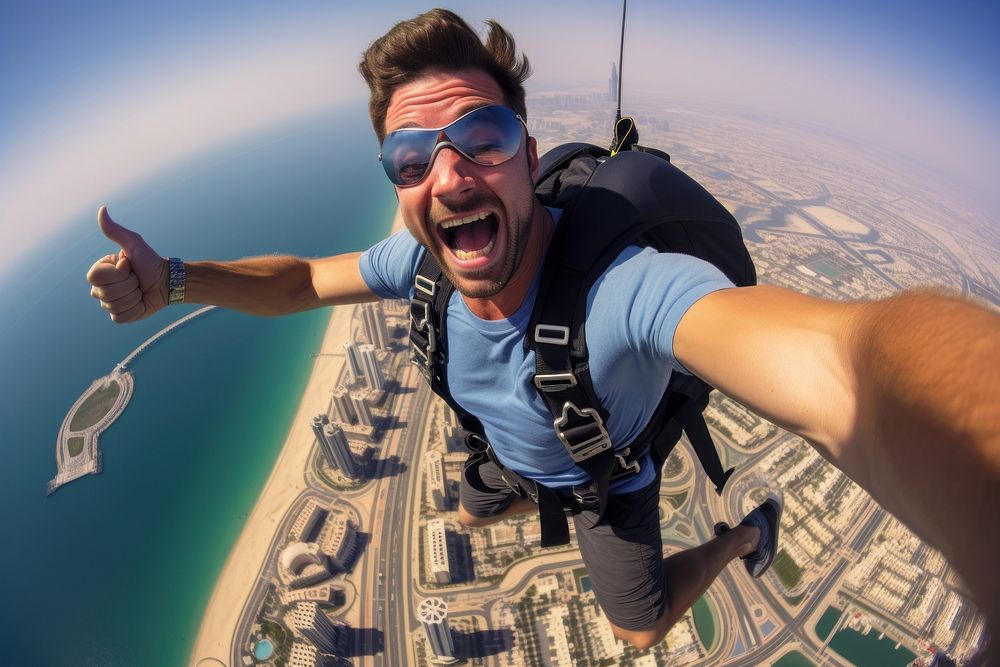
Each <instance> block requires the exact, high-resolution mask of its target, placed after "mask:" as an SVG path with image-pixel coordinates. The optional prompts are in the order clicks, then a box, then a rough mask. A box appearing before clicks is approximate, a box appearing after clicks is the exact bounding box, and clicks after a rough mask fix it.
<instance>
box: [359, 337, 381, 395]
mask: <svg viewBox="0 0 1000 667" xmlns="http://www.w3.org/2000/svg"><path fill="white" fill-rule="evenodd" d="M358 352H359V353H360V355H361V368H362V371H363V373H364V376H365V385H367V387H368V388H369V389H371V390H372V391H381V390H382V388H383V387H384V386H385V377H384V376H383V375H382V367H381V366H380V365H379V363H378V357H377V356H376V353H375V346H374V345H372V344H371V343H366V344H365V345H359V346H358Z"/></svg>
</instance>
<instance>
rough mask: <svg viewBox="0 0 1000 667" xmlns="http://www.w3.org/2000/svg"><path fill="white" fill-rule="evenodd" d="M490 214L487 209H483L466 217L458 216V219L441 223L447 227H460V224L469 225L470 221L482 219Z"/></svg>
mask: <svg viewBox="0 0 1000 667" xmlns="http://www.w3.org/2000/svg"><path fill="white" fill-rule="evenodd" d="M488 215H489V213H487V212H485V211H482V212H480V213H473V214H472V215H470V216H467V217H465V218H458V219H456V220H446V221H445V222H442V223H441V226H442V227H444V228H445V229H451V228H452V227H458V226H459V225H467V224H469V223H470V222H475V221H477V220H482V219H483V218H485V217H486V216H488Z"/></svg>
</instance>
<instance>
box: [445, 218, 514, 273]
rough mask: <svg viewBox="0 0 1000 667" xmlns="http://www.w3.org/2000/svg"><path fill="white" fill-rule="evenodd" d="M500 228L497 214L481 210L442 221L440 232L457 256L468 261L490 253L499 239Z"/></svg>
mask: <svg viewBox="0 0 1000 667" xmlns="http://www.w3.org/2000/svg"><path fill="white" fill-rule="evenodd" d="M498 228H499V222H498V221H497V217H496V215H494V214H493V213H486V212H484V211H481V212H479V213H473V214H472V215H468V216H466V217H464V218H458V219H456V220H448V221H447V222H442V223H441V224H440V226H438V233H439V234H440V236H441V239H442V240H443V241H444V243H445V245H446V246H448V249H449V250H451V252H452V253H453V254H454V255H455V257H457V258H458V259H460V260H462V261H468V260H472V259H479V258H480V257H486V256H487V255H489V254H490V252H491V251H492V250H493V245H494V244H495V243H496V240H497V230H498Z"/></svg>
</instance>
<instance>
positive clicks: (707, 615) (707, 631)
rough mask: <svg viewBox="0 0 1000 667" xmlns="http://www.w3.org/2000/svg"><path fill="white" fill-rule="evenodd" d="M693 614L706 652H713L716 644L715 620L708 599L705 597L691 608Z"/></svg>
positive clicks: (696, 628)
mask: <svg viewBox="0 0 1000 667" xmlns="http://www.w3.org/2000/svg"><path fill="white" fill-rule="evenodd" d="M691 614H692V615H693V616H694V627H695V630H697V631H698V638H699V639H700V640H701V645H702V646H704V647H705V650H706V651H711V650H712V647H713V646H714V644H715V618H714V617H713V616H712V608H711V607H710V606H709V604H708V598H706V597H705V596H704V595H703V596H701V597H700V598H698V601H697V602H695V603H694V605H693V606H692V607H691Z"/></svg>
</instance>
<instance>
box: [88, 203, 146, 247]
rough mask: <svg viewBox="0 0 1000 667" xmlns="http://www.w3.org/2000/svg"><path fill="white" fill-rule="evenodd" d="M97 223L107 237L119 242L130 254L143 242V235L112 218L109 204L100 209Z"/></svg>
mask: <svg viewBox="0 0 1000 667" xmlns="http://www.w3.org/2000/svg"><path fill="white" fill-rule="evenodd" d="M97 224H98V226H99V227H100V228H101V232H103V233H104V235H105V236H106V237H108V238H109V239H111V240H112V241H114V242H115V243H117V244H118V245H119V246H120V247H121V248H122V249H123V250H124V251H125V252H126V253H128V254H131V253H132V251H133V250H134V249H135V247H136V246H137V245H138V244H140V243H142V237H141V236H139V235H138V234H136V233H135V232H133V231H132V230H131V229H128V228H127V227H122V226H121V225H119V224H118V223H117V222H115V221H114V220H112V219H111V216H110V215H108V207H107V206H102V207H101V208H100V209H98V211H97Z"/></svg>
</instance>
